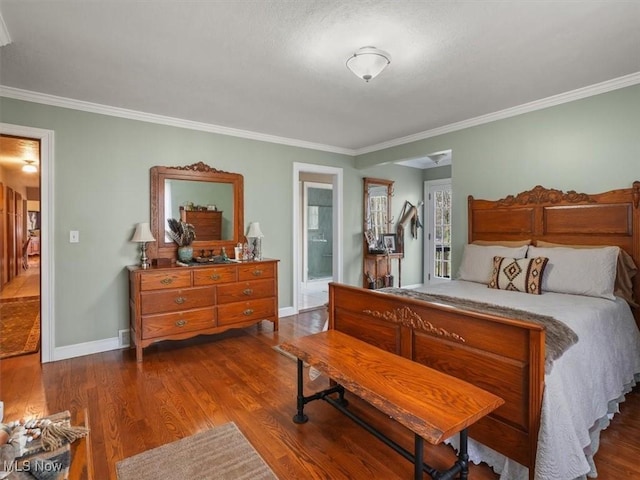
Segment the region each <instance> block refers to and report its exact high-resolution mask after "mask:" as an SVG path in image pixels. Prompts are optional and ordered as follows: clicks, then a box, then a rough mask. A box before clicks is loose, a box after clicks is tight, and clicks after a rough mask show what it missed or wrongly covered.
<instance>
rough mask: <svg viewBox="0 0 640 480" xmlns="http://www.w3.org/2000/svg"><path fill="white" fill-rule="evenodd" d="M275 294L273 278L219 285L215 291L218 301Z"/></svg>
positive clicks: (239, 299)
mask: <svg viewBox="0 0 640 480" xmlns="http://www.w3.org/2000/svg"><path fill="white" fill-rule="evenodd" d="M273 296H275V279H273V278H267V279H266V280H254V281H252V282H238V283H233V284H230V285H220V286H219V287H218V291H217V298H218V303H219V304H220V303H232V302H243V301H247V300H253V299H256V298H266V297H273Z"/></svg>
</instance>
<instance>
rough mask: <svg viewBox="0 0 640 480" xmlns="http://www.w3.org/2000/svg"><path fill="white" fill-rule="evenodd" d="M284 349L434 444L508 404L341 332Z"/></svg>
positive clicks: (303, 339) (315, 336)
mask: <svg viewBox="0 0 640 480" xmlns="http://www.w3.org/2000/svg"><path fill="white" fill-rule="evenodd" d="M280 347H281V348H282V349H283V350H285V351H287V352H289V353H291V354H293V355H295V356H296V357H298V358H299V359H301V360H303V361H305V362H307V363H308V364H309V365H311V366H313V367H315V368H316V369H318V370H319V371H321V372H322V373H323V374H325V375H326V376H328V377H330V378H332V379H333V380H335V381H336V382H338V383H339V384H341V385H342V386H343V387H344V388H346V389H347V390H349V391H351V392H352V393H354V394H356V395H357V396H359V397H360V398H362V399H363V400H365V401H367V402H368V403H370V404H371V405H373V406H374V407H376V408H377V409H378V410H380V411H382V412H383V413H385V414H387V415H389V416H390V417H392V418H394V419H395V420H396V421H397V422H399V423H401V424H402V425H404V426H405V427H407V428H408V429H410V430H412V431H413V432H414V433H416V434H418V435H420V436H421V437H422V438H424V439H425V440H427V441H428V442H429V443H432V444H438V443H440V442H442V441H443V440H445V439H447V438H449V437H451V436H452V435H454V434H456V433H458V432H460V431H461V430H462V429H464V428H467V427H468V426H470V425H472V424H473V423H475V422H476V421H477V420H479V419H480V418H482V417H484V416H485V415H487V414H488V413H490V412H492V411H493V410H495V409H496V408H498V407H499V406H500V405H502V404H503V403H504V401H503V400H502V399H501V398H500V397H497V396H496V395H493V394H492V393H489V392H487V391H485V390H482V389H481V388H478V387H476V386H474V385H471V384H469V383H467V382H465V381H462V380H460V379H458V378H455V377H452V376H450V375H446V374H444V373H442V372H439V371H437V370H434V369H432V368H429V367H426V366H424V365H421V364H419V363H416V362H413V361H411V360H408V359H406V358H403V357H401V356H399V355H395V354H393V353H390V352H387V351H384V350H382V349H380V348H377V347H374V346H372V345H369V344H368V343H365V342H363V341H361V340H358V339H356V338H354V337H351V336H349V335H347V334H344V333H342V332H338V331H336V330H328V331H325V332H320V333H316V334H313V335H309V336H306V337H300V338H297V339H295V340H292V341H290V342H287V343H283V344H282V345H280Z"/></svg>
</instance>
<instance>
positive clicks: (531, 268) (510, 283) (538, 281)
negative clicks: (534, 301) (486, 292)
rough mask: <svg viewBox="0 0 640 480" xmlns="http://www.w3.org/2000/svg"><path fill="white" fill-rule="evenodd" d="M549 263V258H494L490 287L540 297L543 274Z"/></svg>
mask: <svg viewBox="0 0 640 480" xmlns="http://www.w3.org/2000/svg"><path fill="white" fill-rule="evenodd" d="M548 261H549V259H548V258H547V257H535V258H506V257H493V271H492V274H491V281H490V282H489V284H488V287H489V288H497V289H498V290H513V291H515V292H524V293H531V294H534V295H540V292H541V290H542V289H541V285H542V274H543V273H544V267H546V266H547V262H548Z"/></svg>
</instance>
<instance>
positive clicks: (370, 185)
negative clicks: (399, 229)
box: [364, 178, 393, 250]
mask: <svg viewBox="0 0 640 480" xmlns="http://www.w3.org/2000/svg"><path fill="white" fill-rule="evenodd" d="M392 196H393V181H392V180H382V179H379V178H364V232H365V238H366V241H367V243H368V246H371V245H372V244H371V243H370V242H371V241H375V242H376V243H381V242H382V235H385V234H391V233H392V230H391V220H392V219H391V197H392ZM369 249H370V250H371V248H369Z"/></svg>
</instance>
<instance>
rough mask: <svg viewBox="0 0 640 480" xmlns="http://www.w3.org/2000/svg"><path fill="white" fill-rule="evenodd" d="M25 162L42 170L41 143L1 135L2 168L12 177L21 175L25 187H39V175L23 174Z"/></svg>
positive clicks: (0, 160)
mask: <svg viewBox="0 0 640 480" xmlns="http://www.w3.org/2000/svg"><path fill="white" fill-rule="evenodd" d="M25 160H28V161H29V162H31V163H32V164H33V165H35V166H36V167H37V168H40V141H39V140H33V139H29V138H19V137H10V136H6V135H0V167H2V168H3V169H4V170H5V171H6V172H11V175H12V176H15V175H20V177H21V178H22V180H23V182H22V183H23V184H24V185H25V186H27V187H38V186H39V185H40V178H39V175H38V174H36V173H23V172H22V167H23V166H24V165H25Z"/></svg>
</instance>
